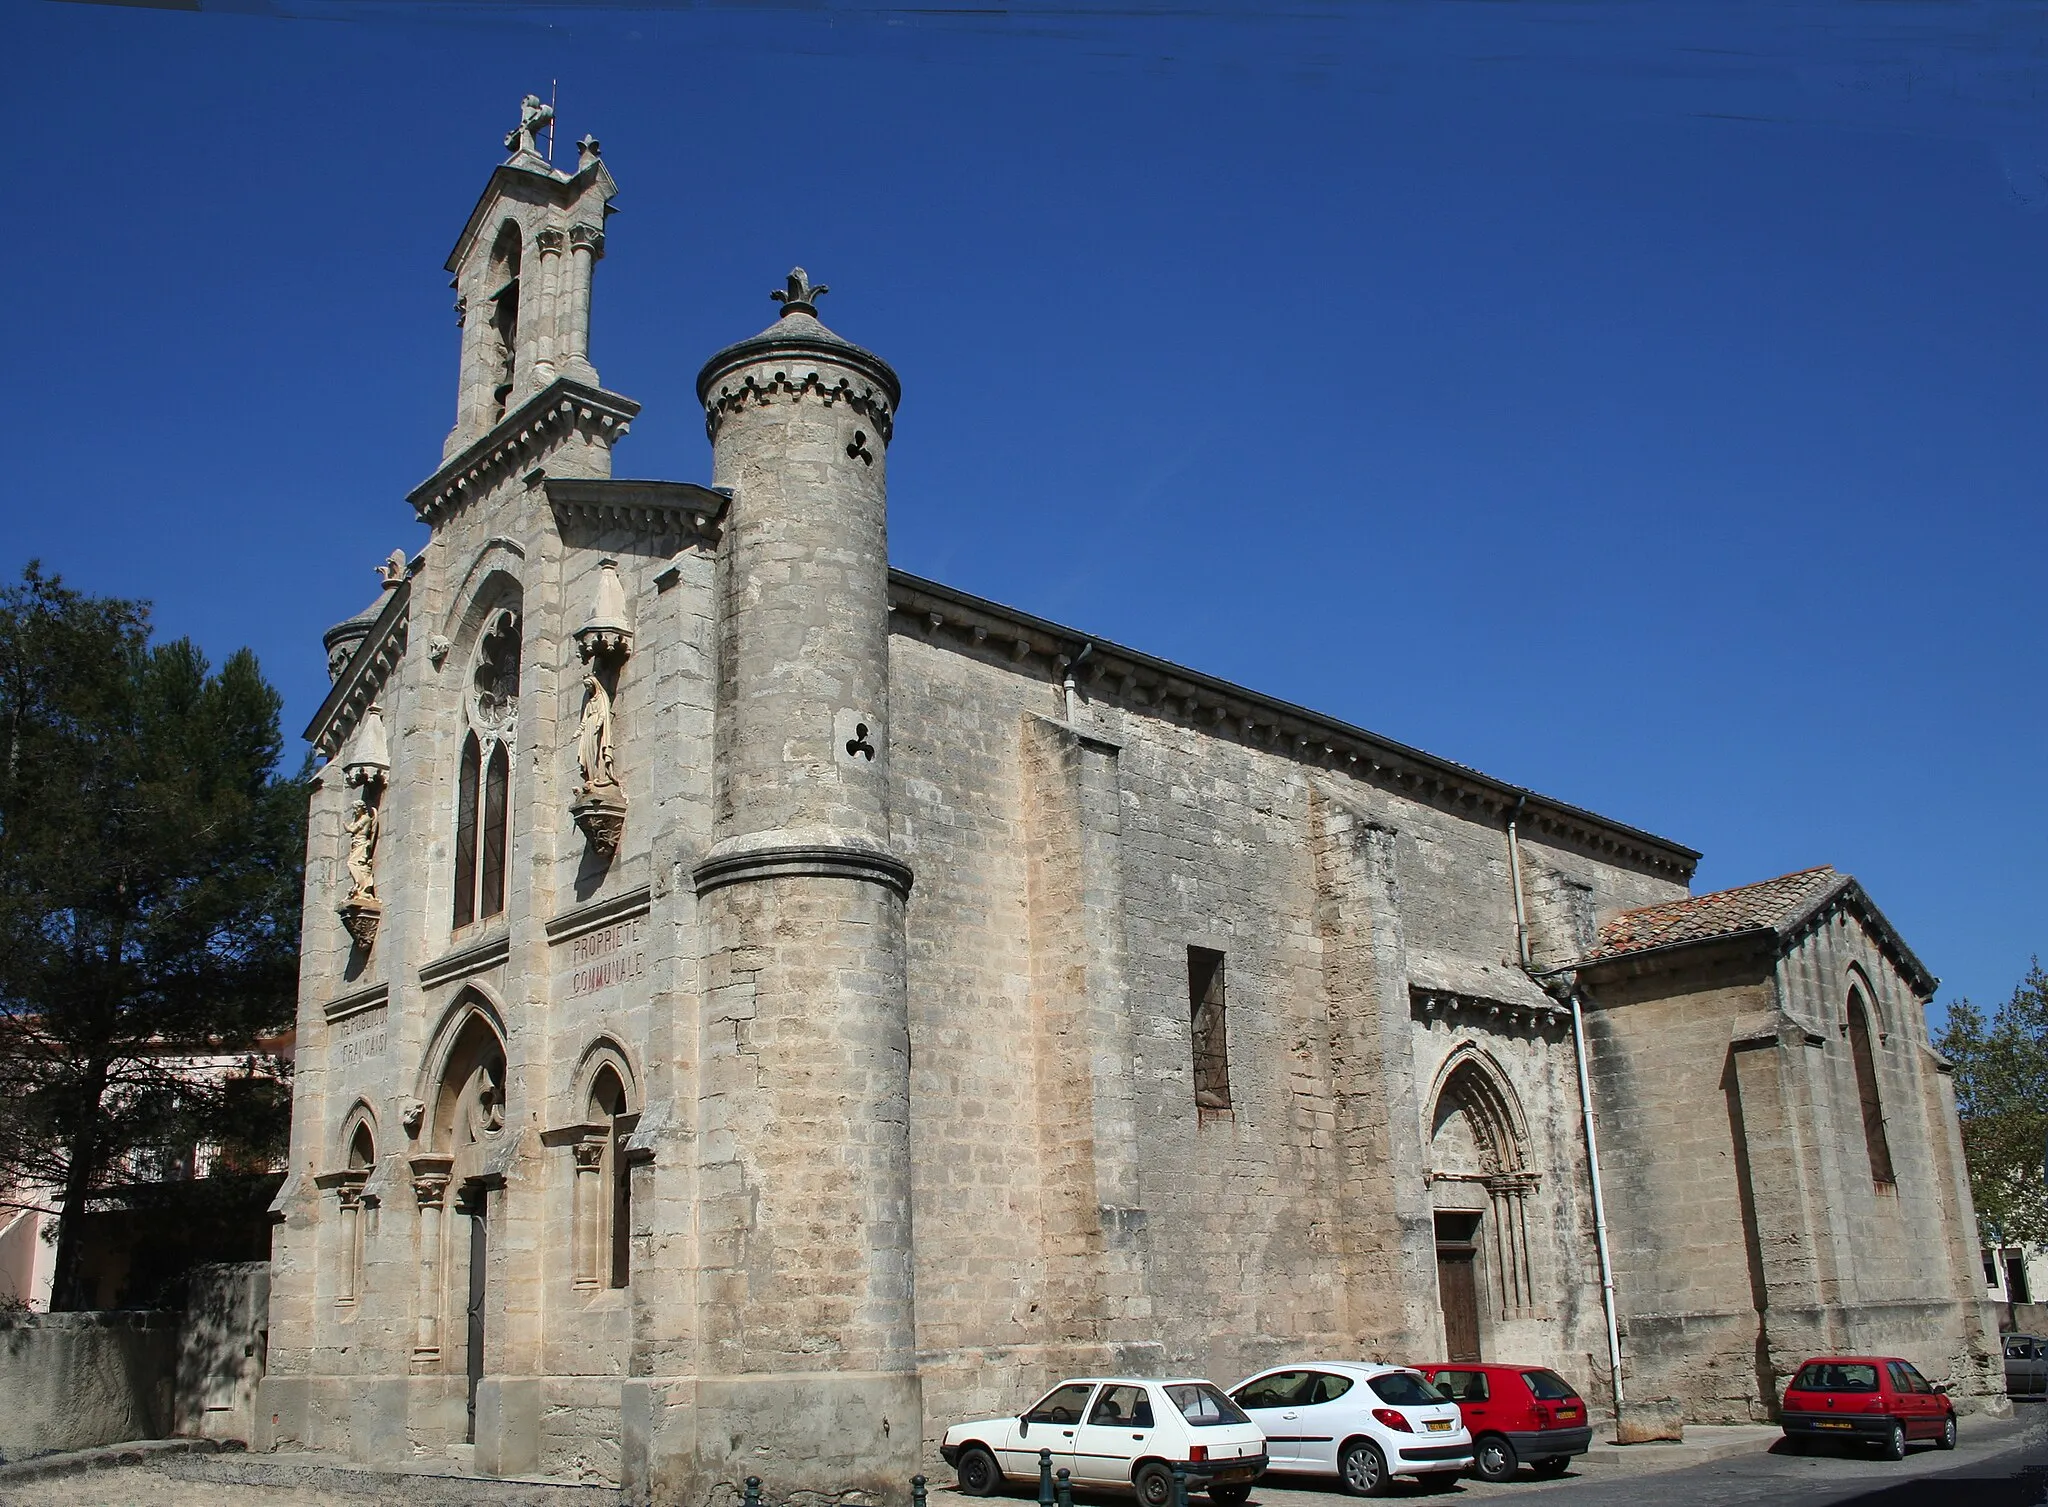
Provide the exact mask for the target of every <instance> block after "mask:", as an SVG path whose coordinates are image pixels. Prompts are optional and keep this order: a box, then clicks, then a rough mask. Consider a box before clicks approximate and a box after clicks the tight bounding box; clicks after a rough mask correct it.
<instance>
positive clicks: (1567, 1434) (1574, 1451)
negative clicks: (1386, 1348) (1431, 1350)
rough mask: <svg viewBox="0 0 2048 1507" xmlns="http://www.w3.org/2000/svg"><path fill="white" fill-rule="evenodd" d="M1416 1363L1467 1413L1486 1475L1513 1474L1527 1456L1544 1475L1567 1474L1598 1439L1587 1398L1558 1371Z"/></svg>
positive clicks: (1502, 1477)
mask: <svg viewBox="0 0 2048 1507" xmlns="http://www.w3.org/2000/svg"><path fill="white" fill-rule="evenodd" d="M1415 1369H1416V1370H1418V1371H1420V1372H1421V1373H1422V1374H1423V1375H1424V1376H1427V1377H1428V1378H1429V1380H1430V1384H1431V1385H1432V1386H1434V1387H1435V1388H1436V1389H1437V1390H1438V1391H1439V1392H1441V1393H1443V1394H1444V1396H1445V1397H1446V1398H1448V1399H1449V1400H1450V1401H1452V1402H1455V1403H1456V1404H1457V1405H1458V1411H1459V1412H1460V1413H1462V1414H1464V1415H1465V1427H1466V1428H1467V1429H1469V1430H1471V1433H1472V1473H1473V1474H1474V1475H1476V1476H1478V1477H1479V1478H1480V1479H1482V1480H1486V1481H1506V1480H1510V1479H1512V1478H1513V1476H1514V1474H1515V1471H1516V1469H1517V1468H1518V1467H1519V1466H1520V1465H1521V1462H1522V1461H1524V1460H1527V1461H1528V1462H1529V1464H1530V1465H1531V1466H1532V1467H1534V1469H1535V1471H1536V1474H1537V1475H1539V1476H1557V1475H1562V1474H1564V1469H1565V1467H1566V1466H1567V1465H1569V1464H1570V1463H1571V1458H1572V1456H1573V1455H1583V1454H1584V1453H1585V1452H1586V1450H1587V1449H1588V1448H1589V1447H1590V1446H1591V1445H1592V1443H1593V1423H1592V1420H1591V1419H1590V1418H1589V1417H1588V1416H1587V1415H1586V1404H1585V1401H1584V1399H1583V1398H1581V1397H1580V1396H1579V1394H1578V1393H1577V1392H1575V1391H1573V1390H1572V1384H1571V1383H1570V1382H1568V1381H1566V1380H1565V1379H1564V1378H1563V1377H1562V1376H1559V1375H1558V1374H1557V1373H1556V1372H1555V1371H1548V1370H1545V1369H1544V1368H1543V1367H1541V1366H1495V1365H1486V1364H1482V1363H1480V1362H1476V1361H1474V1362H1470V1363H1468V1362H1464V1361H1459V1362H1456V1363H1455V1364H1453V1363H1448V1362H1441V1363H1438V1364H1435V1365H1428V1366H1417V1367H1416V1368H1415Z"/></svg>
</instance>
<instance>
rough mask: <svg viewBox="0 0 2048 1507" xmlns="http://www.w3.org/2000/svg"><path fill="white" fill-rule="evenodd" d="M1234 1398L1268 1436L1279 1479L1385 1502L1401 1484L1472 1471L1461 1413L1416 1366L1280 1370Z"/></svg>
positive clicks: (1251, 1382) (1269, 1464) (1342, 1364)
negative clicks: (1327, 1484) (1323, 1480)
mask: <svg viewBox="0 0 2048 1507" xmlns="http://www.w3.org/2000/svg"><path fill="white" fill-rule="evenodd" d="M1230 1395H1231V1398H1232V1400H1233V1401H1235V1402H1236V1403H1237V1405H1238V1406H1239V1407H1241V1408H1243V1409H1244V1411H1245V1413H1246V1415H1247V1416H1248V1417H1250V1419H1251V1420H1252V1422H1254V1423H1256V1424H1257V1425H1258V1426H1259V1428H1260V1430H1261V1432H1263V1433H1264V1434H1265V1436H1266V1468H1267V1469H1268V1470H1270V1471H1273V1472H1275V1473H1276V1474H1277V1473H1280V1472H1288V1473H1299V1474H1302V1475H1317V1476H1335V1477H1336V1478H1337V1480H1338V1482H1339V1483H1340V1484H1341V1485H1342V1486H1343V1488H1344V1489H1345V1490H1346V1491H1348V1492H1350V1493H1351V1494H1352V1495H1353V1496H1361V1497H1376V1496H1380V1495H1383V1494H1384V1493H1385V1492H1386V1490H1387V1488H1388V1486H1389V1485H1390V1484H1391V1483H1392V1481H1393V1478H1394V1477H1395V1476H1428V1475H1436V1474H1439V1473H1451V1472H1456V1471H1464V1470H1470V1469H1471V1468H1472V1435H1471V1434H1470V1433H1469V1432H1468V1431H1467V1430H1466V1428H1465V1420H1464V1418H1463V1417H1462V1416H1461V1415H1460V1413H1459V1411H1458V1405H1457V1404H1456V1403H1454V1402H1450V1401H1447V1400H1446V1399H1445V1398H1444V1397H1443V1395H1442V1394H1441V1393H1439V1392H1438V1391H1437V1390H1436V1389H1435V1388H1434V1387H1432V1386H1431V1385H1430V1384H1429V1382H1428V1380H1427V1379H1425V1378H1424V1377H1423V1375H1422V1373H1421V1372H1419V1371H1411V1370H1410V1369H1408V1367H1406V1366H1380V1365H1371V1364H1366V1363H1362V1362H1354V1361H1331V1362H1327V1363H1326V1362H1322V1361H1317V1362H1315V1363H1313V1364H1310V1365H1293V1366H1274V1367H1272V1368H1271V1369H1270V1370H1265V1371H1261V1372H1259V1373H1258V1374H1257V1375H1256V1376H1247V1377H1246V1378H1245V1379H1244V1380H1243V1381H1241V1382H1239V1383H1238V1384H1237V1385H1236V1386H1234V1387H1232V1388H1231V1389H1230Z"/></svg>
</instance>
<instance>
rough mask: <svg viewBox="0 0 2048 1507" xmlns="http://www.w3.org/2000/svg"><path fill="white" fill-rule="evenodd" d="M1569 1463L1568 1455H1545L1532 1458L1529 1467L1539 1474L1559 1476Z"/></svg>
mask: <svg viewBox="0 0 2048 1507" xmlns="http://www.w3.org/2000/svg"><path fill="white" fill-rule="evenodd" d="M1571 1463H1572V1457H1571V1456H1570V1455H1545V1456H1544V1457H1543V1458H1542V1459H1541V1460H1532V1461H1531V1462H1530V1463H1529V1468H1530V1469H1531V1470H1533V1471H1535V1472H1536V1474H1537V1475H1539V1476H1561V1475H1563V1474H1564V1472H1565V1467H1566V1466H1568V1465H1570V1464H1571Z"/></svg>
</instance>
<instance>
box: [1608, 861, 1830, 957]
mask: <svg viewBox="0 0 2048 1507" xmlns="http://www.w3.org/2000/svg"><path fill="white" fill-rule="evenodd" d="M1849 882H1850V881H1849V880H1847V879H1846V878H1845V877H1844V876H1843V875H1841V874H1838V873H1837V872H1835V869H1834V866H1833V865H1831V864H1822V865H1821V866H1820V867H1819V868H1817V869H1801V870H1800V871H1799V872H1798V873H1796V874H1784V875H1780V876H1779V877H1778V878H1776V879H1766V880H1764V881H1763V882H1762V883H1760V884H1745V885H1742V886H1741V887H1740V888H1738V889H1732V890H1716V891H1715V892H1714V893H1713V894H1711V895H1694V896H1692V897H1691V898H1689V899H1685V900H1667V901H1665V902H1664V903H1663V904H1662V905H1645V906H1640V907H1638V908H1637V909H1635V910H1625V911H1623V912H1622V913H1621V914H1620V915H1618V916H1616V917H1615V918H1614V919H1613V920H1612V921H1609V922H1608V923H1607V924H1606V925H1605V926H1603V927H1601V928H1600V940H1599V942H1598V943H1597V944H1595V946H1594V948H1593V950H1592V952H1590V953H1588V954H1587V955H1586V958H1585V961H1587V962H1589V963H1590V962H1595V961H1597V960H1599V959H1602V958H1613V957H1622V956H1625V955H1627V954H1629V953H1632V952H1647V951H1649V950H1650V949H1651V948H1653V947H1675V946H1678V945H1680V944H1682V943H1686V942H1704V941H1706V940H1707V939H1709V938H1711V937H1727V936H1734V935H1735V934H1737V933H1738V932H1745V931H1761V930H1766V929H1768V930H1774V931H1775V930H1782V929H1783V928H1784V927H1785V926H1786V925H1787V924H1788V923H1789V922H1792V921H1794V920H1796V919H1797V918H1798V917H1800V916H1802V915H1804V914H1805V913H1806V912H1807V911H1809V910H1811V909H1812V908H1813V906H1814V905H1816V904H1817V903H1819V901H1820V900H1821V899H1822V898H1823V897H1824V896H1825V895H1827V894H1828V893H1829V892H1830V891H1831V890H1833V889H1835V888H1836V887H1837V886H1839V885H1842V884H1846V883H1849Z"/></svg>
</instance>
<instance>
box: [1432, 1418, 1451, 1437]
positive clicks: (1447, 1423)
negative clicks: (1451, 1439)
mask: <svg viewBox="0 0 2048 1507" xmlns="http://www.w3.org/2000/svg"><path fill="white" fill-rule="evenodd" d="M1429 1431H1430V1432H1431V1433H1432V1434H1448V1433H1449V1432H1450V1431H1451V1420H1450V1419H1448V1418H1432V1419H1430V1420H1429Z"/></svg>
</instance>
